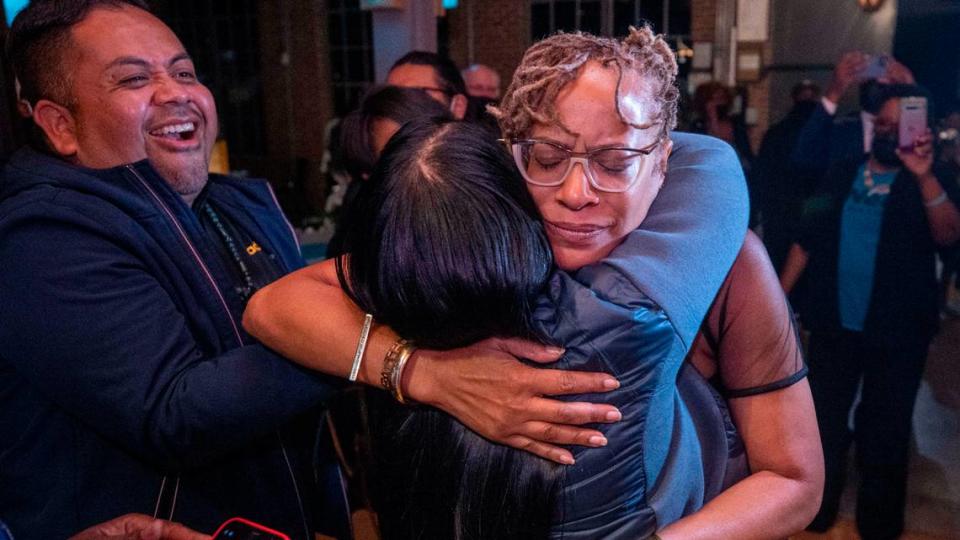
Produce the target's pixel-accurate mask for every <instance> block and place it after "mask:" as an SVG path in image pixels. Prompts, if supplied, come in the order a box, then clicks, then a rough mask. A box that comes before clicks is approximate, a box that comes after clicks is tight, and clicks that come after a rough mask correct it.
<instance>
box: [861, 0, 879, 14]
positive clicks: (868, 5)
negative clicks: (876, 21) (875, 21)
mask: <svg viewBox="0 0 960 540" xmlns="http://www.w3.org/2000/svg"><path fill="white" fill-rule="evenodd" d="M857 4H859V5H860V9H862V10H864V11H866V12H868V13H869V12H873V11H877V10H878V9H880V8H881V7H883V0H857Z"/></svg>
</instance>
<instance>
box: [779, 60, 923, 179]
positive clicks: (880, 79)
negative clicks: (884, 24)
mask: <svg viewBox="0 0 960 540" xmlns="http://www.w3.org/2000/svg"><path fill="white" fill-rule="evenodd" d="M914 83H915V81H914V78H913V73H912V72H911V71H910V70H909V69H908V68H907V67H906V66H905V65H903V64H901V63H900V62H898V61H897V60H896V59H894V58H893V57H890V56H877V55H869V54H866V53H864V52H861V51H850V52H847V53H845V54H844V55H843V56H841V57H840V61H839V62H837V65H836V67H835V68H834V70H833V77H832V78H831V80H830V85H829V86H828V87H827V91H826V92H824V95H823V97H822V98H820V104H819V106H818V107H816V108H815V109H814V111H813V113H812V114H811V115H810V118H809V120H808V121H807V123H806V124H805V125H804V126H803V129H801V130H800V135H799V137H798V139H797V144H796V149H795V150H794V153H793V156H792V162H793V164H794V165H795V166H796V167H798V168H800V169H802V170H803V171H805V172H808V173H811V174H814V175H817V176H823V174H824V173H825V172H826V171H827V168H828V167H829V166H830V164H831V163H834V162H837V161H842V160H847V159H861V160H862V159H863V158H864V157H865V156H866V155H867V154H869V153H870V150H871V148H872V147H873V144H872V143H873V122H874V118H875V117H876V115H877V113H878V112H879V111H880V106H881V104H882V101H883V99H884V95H885V94H884V87H885V86H887V85H891V84H914ZM853 86H857V87H858V89H859V110H857V111H855V112H852V113H850V114H847V115H844V116H839V117H838V116H837V108H838V106H839V103H840V101H841V99H842V98H843V96H844V95H846V93H847V92H848V91H849V89H850V88H852V87H853Z"/></svg>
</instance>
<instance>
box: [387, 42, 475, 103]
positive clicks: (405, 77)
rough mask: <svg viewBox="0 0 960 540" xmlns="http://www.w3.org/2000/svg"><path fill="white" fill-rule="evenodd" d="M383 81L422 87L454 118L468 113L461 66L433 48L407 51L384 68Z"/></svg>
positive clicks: (465, 88) (394, 84)
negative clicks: (390, 65) (385, 69)
mask: <svg viewBox="0 0 960 540" xmlns="http://www.w3.org/2000/svg"><path fill="white" fill-rule="evenodd" d="M385 83H386V84H388V85H392V86H402V87H404V88H416V89H419V90H423V91H425V92H426V93H427V94H428V95H429V96H430V97H432V98H433V99H435V100H437V101H438V102H439V103H440V104H442V105H443V106H444V107H446V108H447V109H448V110H449V111H450V114H451V115H453V117H454V118H455V119H457V120H463V118H464V117H465V116H466V114H467V107H468V100H467V85H466V84H465V83H464V82H463V77H462V76H460V70H459V69H457V66H456V64H454V63H453V61H452V60H450V59H449V58H447V57H445V56H440V55H439V54H437V53H435V52H429V51H410V52H408V53H407V54H405V55H403V56H401V57H400V58H399V59H398V60H397V61H396V62H394V63H393V66H392V67H391V68H390V71H389V72H387V80H386V81H385Z"/></svg>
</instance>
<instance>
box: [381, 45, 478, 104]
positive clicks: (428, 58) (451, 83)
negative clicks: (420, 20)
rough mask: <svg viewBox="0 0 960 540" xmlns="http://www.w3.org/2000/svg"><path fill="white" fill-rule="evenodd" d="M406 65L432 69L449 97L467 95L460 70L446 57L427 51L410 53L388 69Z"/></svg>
mask: <svg viewBox="0 0 960 540" xmlns="http://www.w3.org/2000/svg"><path fill="white" fill-rule="evenodd" d="M407 64H410V65H414V66H430V67H432V68H433V71H434V72H435V73H436V74H437V78H438V79H439V80H438V82H439V83H440V85H441V88H442V89H443V91H444V92H446V93H447V95H449V96H450V97H453V96H455V95H457V94H463V95H464V96H465V95H467V85H466V83H464V82H463V76H462V75H460V70H459V69H457V65H456V64H454V63H453V60H450V59H449V58H447V57H446V56H440V55H439V54H437V53H434V52H429V51H410V52H408V53H407V54H405V55H403V56H402V57H400V59H399V60H397V61H396V62H394V63H393V65H392V66H391V67H390V71H393V70H394V69H396V68H397V67H399V66H405V65H407Z"/></svg>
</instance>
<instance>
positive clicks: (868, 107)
mask: <svg viewBox="0 0 960 540" xmlns="http://www.w3.org/2000/svg"><path fill="white" fill-rule="evenodd" d="M886 97H887V96H886V85H885V84H881V83H878V82H877V81H875V80H870V81H867V82H864V83H863V84H861V85H860V108H861V109H863V110H864V111H866V112H868V113H870V114H877V113H878V112H880V107H883V102H884V101H886Z"/></svg>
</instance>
